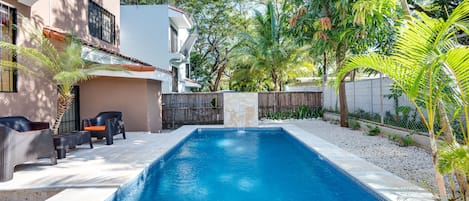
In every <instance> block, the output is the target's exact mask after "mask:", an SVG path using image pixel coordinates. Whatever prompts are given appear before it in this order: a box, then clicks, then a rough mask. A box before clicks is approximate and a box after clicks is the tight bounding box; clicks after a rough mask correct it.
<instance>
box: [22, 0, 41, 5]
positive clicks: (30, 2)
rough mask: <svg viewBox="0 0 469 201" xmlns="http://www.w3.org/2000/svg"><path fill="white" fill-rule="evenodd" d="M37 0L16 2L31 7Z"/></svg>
mask: <svg viewBox="0 0 469 201" xmlns="http://www.w3.org/2000/svg"><path fill="white" fill-rule="evenodd" d="M37 1H38V0H18V3H21V4H24V5H27V6H29V7H31V6H32V5H33V4H34V3H36V2H37Z"/></svg>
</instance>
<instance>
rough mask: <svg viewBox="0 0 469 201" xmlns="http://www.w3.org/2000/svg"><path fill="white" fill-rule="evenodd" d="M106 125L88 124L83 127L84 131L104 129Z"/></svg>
mask: <svg viewBox="0 0 469 201" xmlns="http://www.w3.org/2000/svg"><path fill="white" fill-rule="evenodd" d="M104 130H106V126H88V127H85V131H104Z"/></svg>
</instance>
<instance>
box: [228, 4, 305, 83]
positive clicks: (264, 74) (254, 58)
mask: <svg viewBox="0 0 469 201" xmlns="http://www.w3.org/2000/svg"><path fill="white" fill-rule="evenodd" d="M276 6H280V7H282V8H283V9H276ZM287 6H289V4H288V3H283V4H281V5H278V4H273V3H272V2H268V3H267V5H266V12H265V14H262V13H261V12H259V11H257V10H256V12H255V17H254V19H255V21H254V29H253V30H252V31H251V33H243V34H242V36H241V39H242V42H240V44H239V45H238V47H237V49H236V50H235V56H236V59H237V61H238V62H237V65H240V66H241V67H240V68H239V70H237V71H235V72H234V73H233V76H232V77H231V81H232V82H234V83H236V84H237V83H239V80H238V79H240V78H241V80H244V78H243V76H246V75H247V74H246V73H248V74H249V75H252V78H254V79H253V80H255V82H252V83H250V84H255V85H257V86H259V87H258V88H255V87H245V88H244V89H248V90H250V89H254V90H255V91H260V90H263V89H267V90H273V91H282V90H284V88H285V83H286V81H288V79H289V78H291V77H296V76H298V75H300V74H302V72H305V73H309V74H311V73H312V71H313V69H312V68H311V67H312V65H311V64H310V63H309V62H308V59H309V58H308V55H307V51H306V48H305V47H300V46H298V45H297V44H295V43H294V40H293V38H292V37H290V36H289V35H287V34H286V33H285V30H286V29H287V26H288V17H289V16H288V15H286V13H278V10H286V9H284V7H287ZM243 64H244V65H243ZM249 75H248V76H247V77H251V76H249ZM292 75H293V76H292ZM261 83H262V84H261ZM270 83H272V84H271V85H270ZM235 86H237V85H235ZM241 89H243V88H241Z"/></svg>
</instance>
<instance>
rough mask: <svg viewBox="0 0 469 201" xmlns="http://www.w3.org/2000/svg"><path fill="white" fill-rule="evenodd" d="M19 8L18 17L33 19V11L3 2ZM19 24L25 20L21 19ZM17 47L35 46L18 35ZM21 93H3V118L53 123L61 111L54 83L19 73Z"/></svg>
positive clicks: (0, 101)
mask: <svg viewBox="0 0 469 201" xmlns="http://www.w3.org/2000/svg"><path fill="white" fill-rule="evenodd" d="M2 3H4V4H7V5H9V6H11V7H13V8H16V9H17V13H18V14H22V15H24V16H25V17H29V16H30V13H31V8H30V7H28V6H25V5H23V4H20V3H18V2H17V1H11V0H7V1H2ZM18 25H19V26H21V25H22V21H21V20H20V19H18ZM16 42H17V43H16V44H17V45H19V46H28V47H31V43H30V42H29V41H28V39H27V37H25V34H24V33H22V32H21V31H18V32H17V38H16ZM17 61H18V62H19V63H21V64H23V65H26V66H29V65H28V63H27V62H26V60H25V59H24V58H22V57H21V56H18V57H17ZM17 80H18V81H17V92H0V116H16V115H19V116H25V117H26V118H28V119H30V120H32V121H45V122H50V123H52V121H53V120H54V118H55V115H56V112H57V104H56V102H57V88H56V87H55V85H54V84H53V83H52V82H49V81H47V80H45V79H40V78H38V77H35V76H33V75H32V74H30V73H26V72H24V71H18V74H17Z"/></svg>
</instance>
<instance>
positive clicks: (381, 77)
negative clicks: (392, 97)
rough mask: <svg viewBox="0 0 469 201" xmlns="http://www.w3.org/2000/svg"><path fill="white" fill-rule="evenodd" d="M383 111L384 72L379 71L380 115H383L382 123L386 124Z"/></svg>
mask: <svg viewBox="0 0 469 201" xmlns="http://www.w3.org/2000/svg"><path fill="white" fill-rule="evenodd" d="M383 112H384V110H383V74H382V73H379V115H380V116H381V119H380V121H381V124H384V114H383Z"/></svg>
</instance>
